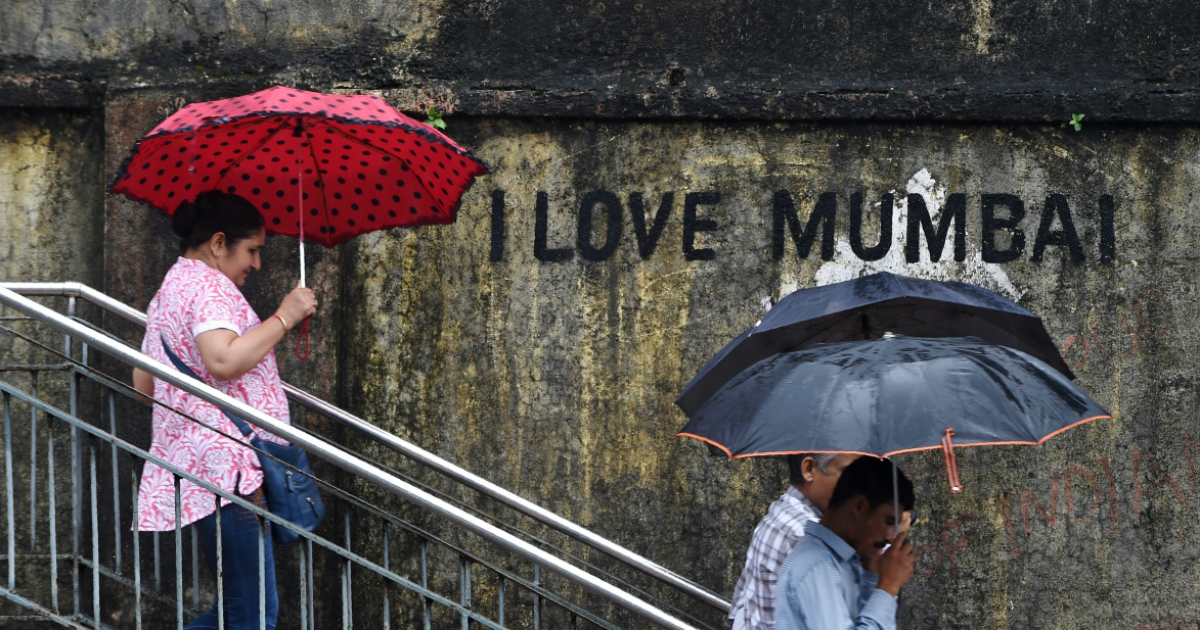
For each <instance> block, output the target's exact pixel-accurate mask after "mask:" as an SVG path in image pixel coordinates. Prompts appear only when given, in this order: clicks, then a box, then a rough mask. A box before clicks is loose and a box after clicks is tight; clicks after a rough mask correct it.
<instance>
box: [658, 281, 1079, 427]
mask: <svg viewBox="0 0 1200 630" xmlns="http://www.w3.org/2000/svg"><path fill="white" fill-rule="evenodd" d="M888 332H893V333H896V334H901V335H909V336H912V337H979V338H981V339H983V340H984V341H987V342H988V343H993V344H999V345H1002V346H1008V347H1010V348H1015V349H1017V350H1021V351H1022V352H1026V353H1028V354H1031V355H1033V356H1034V357H1037V358H1038V359H1041V360H1042V361H1044V362H1046V363H1047V364H1049V365H1050V366H1051V367H1053V368H1055V369H1057V370H1058V371H1059V372H1061V373H1062V374H1064V375H1066V376H1067V377H1068V378H1074V375H1073V374H1072V373H1071V370H1070V368H1068V367H1067V364H1066V362H1064V361H1063V359H1062V356H1061V355H1060V354H1059V351H1058V346H1057V345H1055V343H1054V341H1053V340H1052V339H1051V338H1050V335H1049V333H1047V332H1046V328H1045V326H1044V325H1043V324H1042V320H1041V318H1039V317H1038V316H1037V315H1034V314H1033V313H1031V312H1029V311H1028V310H1026V309H1024V308H1022V307H1021V306H1019V305H1017V304H1016V303H1014V302H1012V301H1011V300H1008V299H1006V298H1004V297H1003V296H1000V295H997V294H996V293H993V292H991V291H988V290H986V289H984V288H982V287H978V286H976V285H973V284H969V283H966V282H939V281H935V280H923V279H920V278H908V277H904V276H897V275H895V274H891V273H887V272H881V273H876V274H872V275H869V276H864V277H861V278H855V279H853V280H848V281H846V282H839V283H837V284H831V285H827V286H823V287H812V288H808V289H801V290H799V291H796V292H794V293H791V294H790V295H788V296H787V297H785V298H783V299H782V300H780V301H779V303H778V304H776V305H775V306H774V307H773V308H772V309H771V310H770V311H768V312H767V314H766V315H764V316H763V318H762V321H760V322H758V324H756V325H755V326H753V327H752V328H750V330H747V331H746V332H744V333H742V334H741V335H740V336H738V337H737V338H736V339H734V340H733V341H731V342H730V343H729V344H728V345H726V346H725V347H724V348H722V349H721V350H720V352H718V353H717V354H716V355H715V356H713V358H711V359H709V361H708V362H707V363H705V364H704V367H702V368H700V371H699V372H698V373H697V374H696V376H695V377H694V378H693V379H692V380H691V382H690V383H688V384H687V386H686V387H685V388H684V390H683V392H682V393H680V395H679V397H678V398H677V399H676V400H675V404H677V405H679V407H680V408H681V409H683V411H684V412H685V413H687V414H688V415H689V416H693V415H694V414H695V413H696V411H697V410H699V409H700V406H701V405H703V404H704V402H705V401H706V400H708V398H709V397H710V396H712V395H713V394H714V393H715V392H716V391H717V390H718V389H720V388H721V386H722V385H724V384H725V383H727V382H729V380H730V379H732V378H734V377H735V376H736V375H737V374H738V373H739V372H741V371H742V370H744V369H746V368H748V367H750V366H751V365H754V364H755V363H757V362H758V361H761V360H763V359H765V358H767V357H769V356H771V355H773V354H776V353H779V352H790V351H793V350H799V349H801V348H806V347H808V346H811V345H813V344H817V343H828V342H837V341H852V340H858V339H877V338H879V337H882V336H883V335H884V334H885V333H888Z"/></svg>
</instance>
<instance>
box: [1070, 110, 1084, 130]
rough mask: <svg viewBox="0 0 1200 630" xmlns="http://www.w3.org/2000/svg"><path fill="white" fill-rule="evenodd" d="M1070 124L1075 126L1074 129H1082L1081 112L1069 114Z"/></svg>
mask: <svg viewBox="0 0 1200 630" xmlns="http://www.w3.org/2000/svg"><path fill="white" fill-rule="evenodd" d="M1070 125H1071V126H1072V127H1074V128H1075V131H1080V130H1082V129H1083V114H1071V122H1070Z"/></svg>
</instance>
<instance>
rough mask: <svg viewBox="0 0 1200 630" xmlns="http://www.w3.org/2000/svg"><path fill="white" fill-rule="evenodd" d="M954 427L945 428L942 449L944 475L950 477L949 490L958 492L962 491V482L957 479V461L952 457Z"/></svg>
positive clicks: (954, 492)
mask: <svg viewBox="0 0 1200 630" xmlns="http://www.w3.org/2000/svg"><path fill="white" fill-rule="evenodd" d="M953 437H954V429H946V435H945V437H943V438H942V451H943V452H944V453H945V455H946V476H947V477H949V479H950V492H951V493H953V494H958V493H960V492H962V483H961V482H960V481H959V480H958V461H957V460H956V459H955V457H954V441H953V439H952V438H953Z"/></svg>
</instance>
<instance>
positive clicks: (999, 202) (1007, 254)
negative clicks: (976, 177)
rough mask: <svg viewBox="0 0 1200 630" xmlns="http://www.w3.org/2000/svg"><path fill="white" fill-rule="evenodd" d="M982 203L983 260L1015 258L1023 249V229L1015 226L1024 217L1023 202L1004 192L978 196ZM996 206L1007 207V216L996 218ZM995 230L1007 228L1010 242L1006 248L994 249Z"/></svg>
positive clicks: (1003, 261)
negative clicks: (1010, 235) (1010, 237)
mask: <svg viewBox="0 0 1200 630" xmlns="http://www.w3.org/2000/svg"><path fill="white" fill-rule="evenodd" d="M980 200H981V202H982V204H983V239H982V240H983V262H986V263H1005V262H1009V261H1012V260H1016V259H1017V257H1019V256H1020V255H1021V252H1023V251H1025V231H1024V230H1022V229H1021V228H1019V227H1017V226H1018V225H1020V223H1021V219H1023V218H1025V202H1024V201H1021V198H1020V197H1017V196H1016V195H1009V194H1005V193H1000V194H985V195H981V196H980ZM996 206H1006V207H1007V208H1008V215H1009V216H1008V218H1001V219H997V218H996ZM996 230H1008V231H1009V232H1010V233H1011V234H1012V242H1011V243H1010V244H1009V247H1008V249H999V250H998V249H996Z"/></svg>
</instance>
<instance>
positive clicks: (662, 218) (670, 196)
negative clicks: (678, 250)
mask: <svg viewBox="0 0 1200 630" xmlns="http://www.w3.org/2000/svg"><path fill="white" fill-rule="evenodd" d="M674 205H675V193H674V192H669V193H664V194H663V198H662V203H660V204H658V212H656V213H655V214H654V220H653V222H651V224H650V231H649V232H647V231H646V209H645V207H644V206H643V205H642V193H636V192H635V193H629V216H630V217H631V218H632V219H633V233H634V234H635V235H637V242H638V254H640V255H641V257H642V259H643V260H645V259H647V258H649V257H650V256H651V255H653V254H654V248H655V247H658V239H659V238H662V233H663V228H664V227H666V225H667V218H668V217H670V216H671V207H672V206H674Z"/></svg>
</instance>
